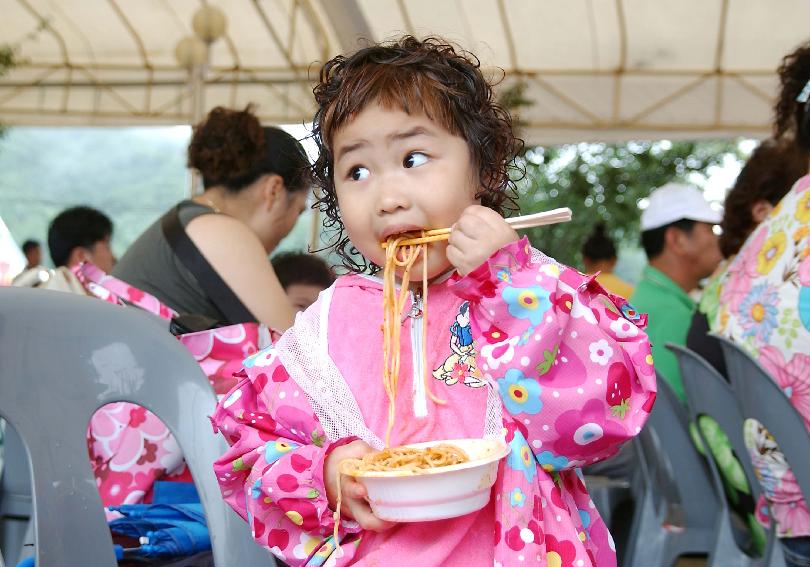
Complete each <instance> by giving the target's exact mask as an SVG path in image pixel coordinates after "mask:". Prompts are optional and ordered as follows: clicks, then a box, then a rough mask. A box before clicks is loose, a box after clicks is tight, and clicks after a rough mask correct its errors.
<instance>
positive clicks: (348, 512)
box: [323, 441, 396, 532]
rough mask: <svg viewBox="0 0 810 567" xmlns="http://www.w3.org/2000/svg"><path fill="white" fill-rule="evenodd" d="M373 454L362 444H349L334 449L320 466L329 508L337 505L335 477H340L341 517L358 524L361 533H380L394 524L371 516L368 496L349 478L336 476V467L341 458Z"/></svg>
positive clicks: (357, 483)
mask: <svg viewBox="0 0 810 567" xmlns="http://www.w3.org/2000/svg"><path fill="white" fill-rule="evenodd" d="M373 452H374V449H372V448H371V446H370V445H368V444H367V443H365V442H363V441H352V442H351V443H349V444H347V445H343V446H341V447H338V448H336V449H335V450H334V451H332V452H331V453H329V456H328V457H326V462H325V463H324V466H323V472H324V484H326V497H327V498H328V499H329V507H330V508H332V510H334V509H335V506H336V505H337V485H338V476H340V484H341V486H340V489H341V506H340V515H341V517H345V518H351V519H352V520H354V521H356V522H357V523H358V524H360V527H361V528H363V529H364V530H371V531H373V532H381V531H385V530H387V529H390V528H392V527H394V526H395V525H396V524H394V523H392V522H387V521H385V520H381V519H380V518H378V517H377V516H375V515H374V512H372V511H371V507H370V506H369V505H368V501H367V497H368V494H367V493H366V487H365V486H363V485H362V484H360V483H359V482H358V481H357V480H356V479H355V478H354V477H352V476H349V475H345V474H342V475H338V466H339V465H340V462H341V461H343V460H344V459H352V458H360V457H362V456H363V455H366V454H368V453H373Z"/></svg>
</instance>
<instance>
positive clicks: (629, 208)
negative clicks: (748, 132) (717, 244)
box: [518, 140, 742, 265]
mask: <svg viewBox="0 0 810 567" xmlns="http://www.w3.org/2000/svg"><path fill="white" fill-rule="evenodd" d="M727 155H731V156H733V157H734V158H736V159H738V160H739V159H741V157H742V156H741V155H740V151H739V149H738V141H737V140H709V141H692V142H669V141H667V140H663V141H656V142H649V141H638V142H628V143H623V144H605V143H581V144H570V145H563V146H556V147H548V148H544V147H531V148H528V149H526V150H525V151H524V152H523V155H522V156H521V157H519V158H518V163H519V165H521V166H523V167H524V168H525V170H526V176H525V177H524V178H523V179H522V180H520V181H519V182H518V191H519V195H520V198H519V203H520V209H521V213H522V214H529V213H532V212H538V211H544V210H549V209H554V208H557V207H569V208H570V209H571V211H572V213H573V222H570V223H564V224H558V225H553V226H547V227H537V228H533V229H529V230H527V231H526V233H527V234H528V235H529V238H530V239H531V241H532V244H533V245H534V246H535V247H537V248H539V249H541V250H543V251H544V252H545V253H546V254H548V255H549V256H552V257H553V258H556V259H557V260H559V261H560V262H563V263H566V264H569V265H580V260H581V257H580V252H579V250H580V248H581V246H582V243H583V242H584V241H585V239H586V238H587V235H588V234H589V233H590V232H591V231H592V230H593V228H594V226H595V225H596V224H597V223H599V222H604V223H605V225H606V226H607V228H608V233H609V234H610V236H611V237H612V238H613V239H614V241H616V243H617V244H618V245H625V246H637V244H638V237H639V223H638V221H639V217H640V213H641V211H640V209H639V206H638V204H639V201H640V200H641V199H643V198H645V197H647V196H648V195H649V193H650V191H651V190H652V189H654V188H656V187H659V186H661V185H663V184H665V183H667V182H669V181H688V182H692V183H695V184H697V185H698V186H700V185H702V183H703V182H704V181H705V180H706V178H707V173H708V170H709V169H710V168H711V167H713V166H718V165H720V164H722V163H723V161H724V160H725V157H726V156H727Z"/></svg>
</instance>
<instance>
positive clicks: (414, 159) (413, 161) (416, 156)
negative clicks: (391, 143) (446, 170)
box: [402, 152, 428, 168]
mask: <svg viewBox="0 0 810 567" xmlns="http://www.w3.org/2000/svg"><path fill="white" fill-rule="evenodd" d="M427 160H428V157H427V156H426V155H425V154H423V153H422V152H411V153H409V154H408V155H407V156H405V159H404V160H403V162H402V165H403V166H404V167H406V168H411V167H419V166H420V165H423V164H425V163H427Z"/></svg>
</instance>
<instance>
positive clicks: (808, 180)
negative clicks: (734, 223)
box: [709, 41, 810, 567]
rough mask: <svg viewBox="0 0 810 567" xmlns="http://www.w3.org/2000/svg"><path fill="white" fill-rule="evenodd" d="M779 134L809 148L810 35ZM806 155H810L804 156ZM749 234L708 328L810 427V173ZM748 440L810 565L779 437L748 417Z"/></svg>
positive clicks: (779, 113)
mask: <svg viewBox="0 0 810 567" xmlns="http://www.w3.org/2000/svg"><path fill="white" fill-rule="evenodd" d="M778 75H779V82H780V89H779V91H780V92H779V95H778V97H777V102H776V105H775V115H776V120H775V124H774V138H776V139H777V140H779V141H780V143H787V144H791V145H793V146H794V147H795V148H796V150H798V151H799V152H800V153H802V154H804V155H805V156H806V155H807V154H808V153H810V41H808V42H805V43H804V44H803V45H801V46H800V47H799V48H798V49H797V50H796V51H794V52H793V53H791V54H790V55H788V56H787V57H785V58H784V59H783V61H782V65H781V66H780V67H779V70H778ZM806 159H807V158H805V160H806ZM804 170H805V175H804V176H803V177H801V178H800V179H798V180H797V181H796V183H795V184H794V185H793V187H792V188H791V189H790V191H789V192H788V193H787V195H785V197H784V198H782V200H781V201H779V203H778V204H777V205H776V206H775V207H774V209H773V210H772V211H771V213H770V214H769V215H768V216H767V217H766V218H765V220H763V221H762V223H760V224H759V226H757V227H756V228H755V229H754V230H753V232H752V233H751V234H750V235H749V236H748V238H747V239H746V241H745V243H744V244H743V245H742V247H741V248H740V249H739V252H738V253H737V255H736V257H735V258H734V259H733V260H731V261H730V262H729V264H728V267H727V269H726V270H725V272H724V273H723V274H722V275H721V276H720V279H719V282H718V292H717V297H718V299H719V307H718V308H717V309H716V313H715V314H714V316H713V317H710V318H709V328H710V329H711V330H712V331H714V332H715V333H718V334H721V335H723V336H725V337H728V338H730V339H731V340H733V341H734V342H736V343H737V344H738V345H739V346H740V347H741V348H743V349H744V350H745V351H747V352H748V354H749V355H750V356H751V357H752V358H754V359H755V360H756V361H757V362H759V364H761V365H762V367H763V368H764V369H765V370H766V371H767V372H768V374H769V375H770V377H771V378H772V379H773V380H774V382H776V383H777V384H778V385H779V388H780V389H781V390H782V391H783V392H784V393H785V395H786V396H787V397H788V398H789V399H790V403H791V404H793V406H794V407H795V408H796V411H797V412H798V413H799V415H801V417H802V419H803V421H804V428H803V430H802V431H796V435H807V432H808V431H810V401H808V400H810V370H808V369H810V174H808V163H807V161H805V168H804ZM744 436H745V444H746V446H747V448H748V452H749V455H750V457H751V460H752V462H753V464H754V467H755V468H756V469H757V476H758V477H759V478H762V479H766V480H767V482H763V483H761V485H762V490H763V496H764V498H765V499H767V501H768V506H765V505H764V502H759V503H758V505H757V507H756V510H757V512H758V513H763V512H765V511H767V510H768V509H770V514H769V516H770V517H769V518H768V517H767V516H765V514H763V515H761V516H760V519H761V520H762V521H763V522H764V521H767V520H776V534H777V536H778V537H779V538H780V541H781V543H782V547H783V550H784V552H785V564H786V565H788V566H789V567H797V566H806V565H810V509H808V505H807V501H806V500H805V499H804V496H803V494H802V491H801V489H800V487H799V486H798V484H797V482H796V477H795V475H794V474H793V472H792V470H791V469H790V463H788V462H787V460H786V459H785V456H784V454H783V453H782V452H781V451H780V450H779V446H778V444H777V443H778V441H779V440H778V439H774V438H773V436H772V435H771V434H770V433H769V432H768V431H767V430H766V429H765V428H764V427H763V426H762V424H760V423H758V422H757V421H756V420H746V423H745V429H744Z"/></svg>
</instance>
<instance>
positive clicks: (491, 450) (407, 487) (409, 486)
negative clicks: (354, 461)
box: [342, 439, 509, 522]
mask: <svg viewBox="0 0 810 567" xmlns="http://www.w3.org/2000/svg"><path fill="white" fill-rule="evenodd" d="M436 445H454V446H456V447H458V448H459V449H461V450H462V451H463V452H464V453H466V455H467V456H468V457H469V461H467V462H464V463H459V464H453V465H448V466H439V467H435V468H427V469H420V470H388V471H386V470H374V471H372V470H369V471H362V472H361V471H356V470H350V469H349V468H346V469H343V471H342V472H343V474H350V475H352V476H354V477H356V478H357V480H358V481H359V482H361V483H362V484H363V485H364V486H365V487H366V490H367V492H368V501H369V504H370V505H371V509H372V511H373V512H374V514H375V515H376V516H377V517H378V518H381V519H383V520H388V521H391V522H429V521H434V520H443V519H446V518H455V517H457V516H463V515H465V514H469V513H471V512H475V511H476V510H480V509H481V508H483V507H484V506H486V505H487V502H489V498H490V493H491V489H492V485H493V484H494V483H495V478H496V477H497V475H498V462H499V461H500V460H501V459H502V458H504V457H505V456H506V455H507V454H509V446H508V445H506V444H505V443H504V442H503V441H497V440H494V439H456V440H449V441H429V442H427V443H415V444H413V445H406V447H409V448H414V449H424V448H428V447H432V446H436Z"/></svg>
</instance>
